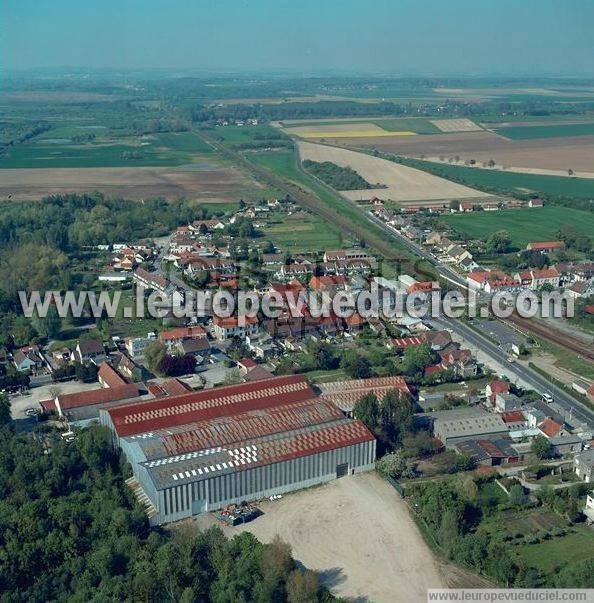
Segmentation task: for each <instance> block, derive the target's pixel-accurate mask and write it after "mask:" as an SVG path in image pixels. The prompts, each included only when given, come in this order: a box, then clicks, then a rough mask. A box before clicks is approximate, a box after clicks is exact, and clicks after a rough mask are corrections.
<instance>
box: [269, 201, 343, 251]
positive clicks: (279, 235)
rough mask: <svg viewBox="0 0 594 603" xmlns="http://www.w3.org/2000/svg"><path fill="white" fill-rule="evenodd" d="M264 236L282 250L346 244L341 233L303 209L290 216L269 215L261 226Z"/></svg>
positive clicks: (312, 249)
mask: <svg viewBox="0 0 594 603" xmlns="http://www.w3.org/2000/svg"><path fill="white" fill-rule="evenodd" d="M263 233H264V236H265V237H266V238H267V239H270V240H271V241H272V242H273V243H274V244H275V245H277V246H278V247H279V248H280V249H282V251H283V252H288V253H299V252H307V251H321V250H324V249H340V248H342V247H344V246H345V245H347V244H348V242H345V238H344V237H343V235H342V233H341V232H340V231H339V230H338V229H336V228H334V227H333V226H331V225H330V224H328V223H327V222H325V221H324V220H323V219H322V218H320V217H319V216H316V215H315V214H311V213H306V212H304V211H299V212H296V213H294V214H292V215H290V216H287V215H284V214H283V215H282V217H277V216H276V215H274V214H273V215H272V216H270V218H269V219H267V221H266V225H265V226H264V228H263Z"/></svg>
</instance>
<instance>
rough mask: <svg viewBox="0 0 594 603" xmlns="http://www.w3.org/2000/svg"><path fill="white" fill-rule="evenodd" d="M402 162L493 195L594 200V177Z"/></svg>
mask: <svg viewBox="0 0 594 603" xmlns="http://www.w3.org/2000/svg"><path fill="white" fill-rule="evenodd" d="M402 163H403V164H404V165H409V166H411V167H415V168H418V169H420V170H424V171H425V172H429V173H431V174H435V175H436V176H441V177H442V178H447V179H448V180H452V181H454V182H459V183H460V184H465V185H466V186H470V187H473V188H478V189H482V190H485V191H487V192H492V193H493V194H501V195H505V194H510V195H511V194H518V193H522V194H527V193H531V192H534V193H539V194H543V195H544V194H549V195H559V196H562V197H575V198H581V199H584V198H585V199H594V178H574V177H569V176H541V175H536V174H516V173H513V172H503V171H498V170H487V169H482V168H472V167H462V166H455V165H445V164H441V163H433V162H431V161H422V160H421V159H410V158H405V159H403V160H402Z"/></svg>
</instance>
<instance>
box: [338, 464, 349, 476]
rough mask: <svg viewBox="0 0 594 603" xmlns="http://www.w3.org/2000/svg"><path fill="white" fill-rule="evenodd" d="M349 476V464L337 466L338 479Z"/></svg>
mask: <svg viewBox="0 0 594 603" xmlns="http://www.w3.org/2000/svg"><path fill="white" fill-rule="evenodd" d="M348 474H349V464H348V463H343V464H342V465H336V477H344V476H345V475H348Z"/></svg>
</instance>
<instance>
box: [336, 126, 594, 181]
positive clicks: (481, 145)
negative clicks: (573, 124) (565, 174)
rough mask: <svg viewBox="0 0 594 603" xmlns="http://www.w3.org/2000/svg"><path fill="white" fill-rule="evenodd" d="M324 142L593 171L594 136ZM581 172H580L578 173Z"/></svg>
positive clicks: (464, 135)
mask: <svg viewBox="0 0 594 603" xmlns="http://www.w3.org/2000/svg"><path fill="white" fill-rule="evenodd" d="M325 140H326V142H328V143H329V144H335V145H337V146H345V147H350V148H362V149H377V150H379V151H381V152H384V153H396V154H402V155H408V156H410V157H420V156H421V155H425V156H427V157H439V156H443V157H445V158H446V159H447V158H449V157H455V156H456V155H458V156H459V157H460V158H461V160H462V161H464V160H470V159H474V160H476V161H477V162H479V163H482V162H486V161H489V160H490V159H493V160H494V161H495V162H496V163H497V164H498V165H502V166H505V167H506V169H508V170H509V171H513V169H512V168H520V171H521V170H522V169H539V170H552V171H566V170H568V169H569V168H571V169H572V170H573V171H574V172H575V173H576V174H578V172H580V173H591V172H594V136H573V137H567V138H564V137H557V138H546V139H532V140H509V139H507V138H504V137H503V136H499V135H498V134H495V133H494V132H487V131H481V132H459V133H455V134H441V135H428V136H411V137H408V136H407V137H392V138H385V137H358V138H336V139H334V138H330V137H326V139H325ZM578 175H582V174H578Z"/></svg>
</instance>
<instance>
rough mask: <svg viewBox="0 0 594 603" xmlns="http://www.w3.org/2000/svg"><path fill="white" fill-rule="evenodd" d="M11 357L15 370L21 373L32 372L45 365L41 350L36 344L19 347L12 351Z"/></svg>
mask: <svg viewBox="0 0 594 603" xmlns="http://www.w3.org/2000/svg"><path fill="white" fill-rule="evenodd" d="M12 359H13V363H14V365H15V366H16V368H17V371H19V372H21V373H34V372H37V371H39V370H41V369H43V368H44V366H46V363H45V359H44V358H43V355H42V354H41V350H40V349H39V346H38V345H36V344H33V345H28V346H25V347H22V348H19V349H18V350H16V352H14V353H13V355H12Z"/></svg>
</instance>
